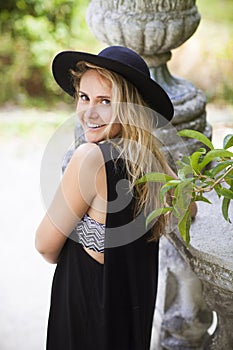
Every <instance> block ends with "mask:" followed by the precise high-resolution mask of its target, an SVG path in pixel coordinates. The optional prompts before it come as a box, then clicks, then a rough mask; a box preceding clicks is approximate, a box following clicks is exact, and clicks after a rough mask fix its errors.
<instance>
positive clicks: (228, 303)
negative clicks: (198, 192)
mask: <svg viewBox="0 0 233 350" xmlns="http://www.w3.org/2000/svg"><path fill="white" fill-rule="evenodd" d="M208 198H209V200H210V201H212V203H213V204H212V205H208V204H206V203H199V205H198V209H199V210H198V216H197V218H196V219H195V221H194V223H193V224H192V227H191V242H190V247H189V249H188V250H187V249H186V248H185V246H184V244H183V242H182V241H181V240H180V238H179V237H178V236H177V235H176V234H175V233H174V232H173V233H171V235H170V237H169V239H170V240H171V242H172V244H173V245H174V246H175V247H176V248H177V249H178V250H179V252H180V253H181V255H182V257H183V259H184V260H185V261H187V262H188V264H189V266H191V268H192V270H193V271H194V273H195V274H196V275H197V276H198V278H199V279H200V281H202V285H203V295H204V299H205V301H206V303H207V305H208V306H209V309H210V310H212V311H215V312H216V313H217V327H216V330H215V332H214V333H213V334H212V336H211V337H209V338H208V339H207V340H206V341H205V342H204V344H203V349H205V350H220V349H224V350H232V349H233V333H232V325H233V225H232V224H230V223H228V222H226V221H225V220H224V219H223V217H222V216H221V200H219V198H218V197H217V195H216V194H215V193H211V194H209V196H208ZM232 209H233V208H232V206H231V208H230V210H229V213H231V214H230V217H231V219H232V221H233V210H232ZM191 293H192V291H191Z"/></svg>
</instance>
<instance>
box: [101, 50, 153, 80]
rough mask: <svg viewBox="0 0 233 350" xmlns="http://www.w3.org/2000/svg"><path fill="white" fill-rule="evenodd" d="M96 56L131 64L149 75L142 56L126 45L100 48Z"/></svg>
mask: <svg viewBox="0 0 233 350" xmlns="http://www.w3.org/2000/svg"><path fill="white" fill-rule="evenodd" d="M98 56H101V57H104V58H108V59H111V60H114V61H117V62H119V63H123V64H125V65H128V66H131V67H132V68H133V69H137V70H138V71H140V72H142V73H144V74H146V75H147V76H148V77H150V71H149V68H148V66H147V64H146V62H145V61H144V60H143V58H142V57H141V56H139V55H138V54H137V53H136V52H135V51H133V50H131V49H129V48H127V47H123V46H110V47H107V48H105V49H104V50H102V51H101V52H100V53H99V54H98Z"/></svg>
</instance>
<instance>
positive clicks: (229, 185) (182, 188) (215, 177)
mask: <svg viewBox="0 0 233 350" xmlns="http://www.w3.org/2000/svg"><path fill="white" fill-rule="evenodd" d="M178 135H180V136H184V137H189V138H195V139H197V140H199V141H200V142H202V143H203V144H204V145H205V147H206V148H207V149H208V151H207V149H206V148H204V147H203V148H199V149H198V150H197V151H195V152H193V153H192V154H191V155H190V156H183V157H182V159H181V160H178V161H177V162H176V164H177V168H178V174H177V178H172V177H171V176H168V175H165V174H162V173H149V174H146V175H145V176H143V177H141V178H140V179H139V180H138V181H137V182H136V184H140V183H143V182H151V181H152V182H160V183H163V186H162V187H161V190H160V193H159V196H160V201H161V203H164V196H165V195H166V193H167V192H168V191H172V203H171V205H170V206H168V207H161V208H157V209H155V210H154V211H153V212H152V213H150V215H149V216H148V217H147V225H149V223H151V222H152V221H153V220H155V219H156V218H157V217H158V216H159V215H161V214H164V213H166V212H171V213H172V214H173V215H174V216H175V218H176V219H177V220H178V229H179V232H180V234H181V236H182V238H183V239H184V241H185V242H186V245H187V246H188V245H189V241H190V225H191V215H190V203H191V202H197V201H203V202H205V203H208V204H211V202H210V201H209V200H208V198H206V197H205V194H207V193H208V192H210V191H212V190H214V191H215V192H216V193H217V195H218V197H219V198H221V199H222V215H223V217H224V219H225V220H227V221H228V222H230V219H229V215H228V211H229V205H230V201H231V200H233V153H232V152H230V151H229V148H230V147H232V146H233V134H230V135H227V136H226V137H225V138H224V141H223V148H222V149H215V148H214V146H213V144H212V142H211V141H210V140H209V139H208V138H207V137H206V136H205V135H203V134H201V133H200V132H198V131H194V130H181V131H180V132H178Z"/></svg>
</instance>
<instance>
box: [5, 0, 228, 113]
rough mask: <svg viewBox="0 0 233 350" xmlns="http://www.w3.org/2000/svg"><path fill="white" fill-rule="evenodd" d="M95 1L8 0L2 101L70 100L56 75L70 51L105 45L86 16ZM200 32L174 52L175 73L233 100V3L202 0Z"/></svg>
mask: <svg viewBox="0 0 233 350" xmlns="http://www.w3.org/2000/svg"><path fill="white" fill-rule="evenodd" d="M88 3H89V0H78V1H77V0H51V1H44V0H8V1H5V2H3V1H1V3H0V28H1V30H0V42H1V45H0V74H1V75H0V105H1V106H6V105H12V104H13V105H15V104H16V105H19V106H23V107H40V108H43V109H44V108H46V109H49V108H53V107H54V106H55V105H56V104H57V103H58V102H59V101H61V100H62V101H66V98H67V101H69V100H68V97H65V94H63V93H62V92H61V91H60V89H59V88H58V87H57V86H56V84H55V83H54V81H53V79H52V76H51V60H52V58H53V57H54V55H55V54H56V53H57V52H59V51H60V50H64V49H78V50H84V51H89V52H93V53H97V52H98V51H99V50H100V49H101V48H102V47H104V46H105V45H104V44H103V43H100V42H98V41H97V40H96V39H95V37H94V36H93V35H92V33H91V31H90V29H89V28H88V26H87V24H86V20H85V13H86V8H87V6H88ZM197 6H198V9H199V12H200V14H201V16H202V20H201V24H200V25H199V27H198V29H197V31H196V33H195V34H194V35H193V36H192V37H191V38H190V39H189V40H188V41H187V42H186V43H185V44H184V45H182V46H181V47H180V48H178V49H176V50H174V51H173V57H172V60H171V61H170V63H169V68H170V70H171V72H172V74H175V75H179V76H182V77H184V78H185V79H188V80H190V81H192V82H193V83H194V84H195V85H196V86H197V87H199V88H200V89H202V90H203V91H204V93H205V94H206V96H207V99H208V101H209V102H213V103H215V104H219V105H222V104H233V82H232V81H233V79H232V73H233V1H232V0H221V1H220V0H198V1H197Z"/></svg>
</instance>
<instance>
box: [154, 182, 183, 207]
mask: <svg viewBox="0 0 233 350" xmlns="http://www.w3.org/2000/svg"><path fill="white" fill-rule="evenodd" d="M179 183H180V180H171V181H169V182H167V183H166V184H164V185H163V186H162V187H161V188H160V191H159V200H160V202H163V201H164V197H165V194H166V193H167V192H168V191H170V190H172V189H173V188H174V187H176V186H177V185H178V184H179Z"/></svg>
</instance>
